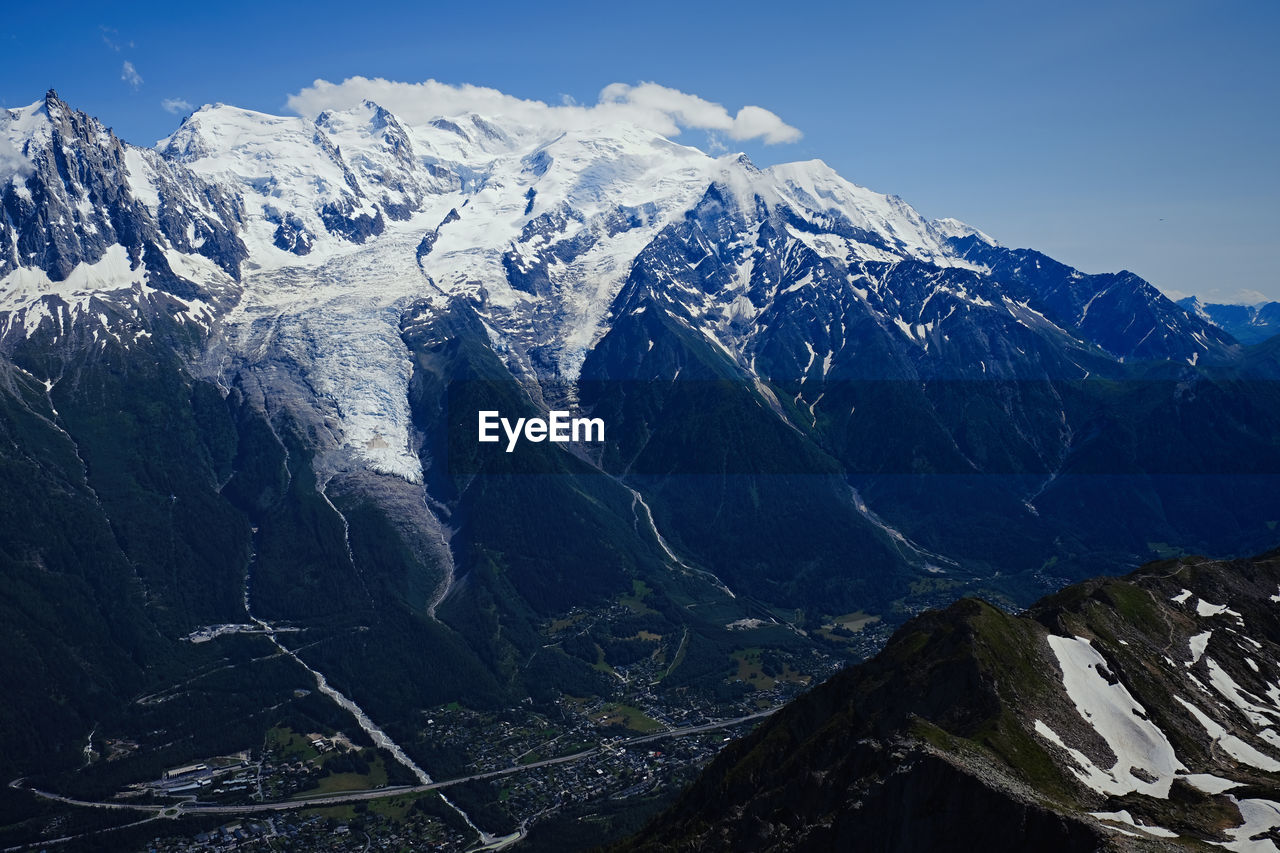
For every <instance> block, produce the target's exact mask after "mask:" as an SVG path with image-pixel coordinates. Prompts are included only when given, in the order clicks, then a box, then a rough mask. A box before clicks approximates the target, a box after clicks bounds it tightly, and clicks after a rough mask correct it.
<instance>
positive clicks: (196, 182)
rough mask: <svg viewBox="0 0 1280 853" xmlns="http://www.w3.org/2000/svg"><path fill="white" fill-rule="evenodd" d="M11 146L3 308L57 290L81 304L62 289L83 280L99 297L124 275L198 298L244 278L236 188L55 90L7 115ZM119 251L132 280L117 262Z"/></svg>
mask: <svg viewBox="0 0 1280 853" xmlns="http://www.w3.org/2000/svg"><path fill="white" fill-rule="evenodd" d="M0 140H3V146H4V149H3V150H4V153H5V159H4V161H3V162H0V165H4V166H6V167H7V171H8V173H7V174H5V175H3V184H0V206H2V207H3V210H4V217H3V220H2V221H0V305H2V306H3V307H4V308H6V309H12V308H21V307H23V306H26V305H29V304H31V303H33V302H35V301H38V300H40V299H41V298H42V297H43V296H45V295H47V294H50V293H52V292H54V291H58V292H59V293H62V296H63V297H67V296H74V298H75V299H76V300H78V301H79V302H80V303H81V304H82V303H83V302H84V300H85V299H87V298H89V295H90V294H91V292H92V291H85V290H84V288H83V286H81V287H80V289H79V290H76V291H75V292H74V293H70V292H65V293H64V292H63V291H66V290H67V288H66V287H62V288H59V287H56V286H55V285H57V284H58V283H63V282H70V281H72V280H73V279H74V280H75V281H78V282H81V283H82V285H83V284H87V283H89V282H94V283H96V284H93V285H92V289H93V291H97V290H111V289H113V287H112V282H113V276H114V277H116V278H119V279H120V280H119V281H118V282H116V286H117V287H126V288H127V287H129V286H130V285H131V284H133V283H135V281H136V280H142V281H145V282H146V283H148V284H149V285H150V286H152V287H156V288H159V289H162V290H166V291H168V292H170V293H171V294H174V295H177V296H180V297H182V298H194V297H195V296H196V295H198V294H203V295H205V296H208V295H210V292H209V289H210V288H213V289H214V290H218V289H221V288H224V287H226V286H227V285H228V284H229V283H230V282H231V281H232V280H233V279H235V278H237V277H238V275H239V268H240V262H241V261H242V260H243V259H244V257H245V247H244V245H243V243H242V242H241V241H240V239H239V237H238V236H237V234H236V232H237V230H238V228H239V221H240V216H241V208H240V202H239V198H238V196H237V195H236V194H235V193H234V192H225V191H223V190H222V189H221V188H219V187H217V186H214V185H212V184H209V183H207V182H204V181H202V180H200V179H199V178H197V177H196V176H194V175H192V174H191V173H190V172H189V171H187V170H185V169H182V168H181V167H179V166H174V165H171V164H169V163H166V162H165V161H164V160H163V159H162V158H160V157H159V155H157V154H156V152H154V151H150V150H145V149H139V148H134V147H133V146H129V145H126V144H125V143H123V142H121V141H120V140H119V139H117V138H116V137H115V136H114V135H113V134H112V133H111V131H110V130H109V129H107V128H106V127H104V126H103V125H102V124H101V123H100V122H98V121H97V120H96V119H93V118H90V117H89V116H87V115H85V114H84V113H82V112H79V111H76V110H73V109H71V108H70V107H68V106H67V105H66V104H65V103H63V102H62V101H61V100H60V99H59V98H58V96H57V94H56V93H55V92H53V91H50V92H49V93H48V94H47V95H46V96H45V99H44V100H43V101H42V102H37V103H36V104H33V105H31V106H30V107H26V108H23V109H19V110H7V111H5V112H4V113H3V114H0ZM117 249H118V250H119V252H118V254H119V257H120V258H124V259H125V261H124V269H125V270H128V274H127V275H118V274H117V273H118V272H119V267H120V264H119V259H118V258H117V259H112V258H108V257H107V256H108V255H109V254H110V253H111V252H113V251H115V250H117ZM113 257H114V256H113ZM100 263H104V264H105V266H103V267H102V268H100V269H93V270H91V269H90V268H95V267H96V266H97V265H99V264H100ZM144 267H145V274H144V273H143V272H141V271H142V270H143V268H144ZM113 271H115V272H113ZM68 286H70V285H68Z"/></svg>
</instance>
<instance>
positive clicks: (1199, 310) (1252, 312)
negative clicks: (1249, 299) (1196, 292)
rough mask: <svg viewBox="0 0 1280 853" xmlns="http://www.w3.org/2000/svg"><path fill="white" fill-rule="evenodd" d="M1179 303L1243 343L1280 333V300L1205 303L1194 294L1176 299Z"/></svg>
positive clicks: (1258, 340)
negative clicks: (1254, 302)
mask: <svg viewBox="0 0 1280 853" xmlns="http://www.w3.org/2000/svg"><path fill="white" fill-rule="evenodd" d="M1178 304H1179V305H1181V306H1182V307H1183V308H1185V309H1186V310H1187V311H1188V312H1189V313H1191V314H1195V315H1196V316H1197V317H1199V318H1201V319H1202V320H1207V321H1208V322H1210V323H1213V324H1214V325H1215V326H1217V327H1218V328H1219V329H1222V330H1223V331H1224V332H1226V333H1227V334H1229V335H1231V336H1232V337H1233V338H1235V339H1236V340H1238V341H1240V342H1241V343H1243V344H1257V343H1261V342H1262V341H1265V340H1267V339H1268V338H1272V337H1275V336H1276V335H1278V334H1280V302H1263V303H1261V304H1258V305H1223V304H1219V303H1212V302H1210V303H1208V304H1205V303H1203V302H1201V301H1200V300H1199V299H1197V298H1196V297H1194V296H1188V297H1186V298H1185V299H1179V300H1178Z"/></svg>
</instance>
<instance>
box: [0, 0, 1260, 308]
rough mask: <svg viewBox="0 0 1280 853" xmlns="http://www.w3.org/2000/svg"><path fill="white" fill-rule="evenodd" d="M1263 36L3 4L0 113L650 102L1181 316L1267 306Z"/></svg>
mask: <svg viewBox="0 0 1280 853" xmlns="http://www.w3.org/2000/svg"><path fill="white" fill-rule="evenodd" d="M1278 37H1280V4H1277V3H1275V2H1257V0H1249V2H1245V1H1244V0H1220V2H1212V3H1211V2H1199V0H1196V2H1191V0H1165V2H1159V3H1154V2H1142V3H1125V2H1107V3H1102V2H1093V0H1084V2H1076V3H1072V4H1067V3H1039V2H1033V0H1022V2H982V0H974V2H968V3H960V2H948V3H940V2H939V3H935V2H916V3H910V4H908V3H886V2H877V3H858V2H849V3H816V2H808V0H790V2H786V3H779V2H771V3H751V2H737V3H720V2H708V3H700V2H688V0H685V2H680V3H668V2H646V3H644V4H607V3H598V2H593V3H585V2H571V3H557V4H547V3H542V4H538V3H530V2H527V0H526V1H525V2H519V3H515V2H491V0H467V2H454V3H449V4H442V3H425V2H421V0H419V2H417V3H403V4H397V3H374V2H366V3H343V4H337V3H326V2H313V3H307V4H283V3H282V4H261V3H235V2H233V3H209V4H181V3H172V2H166V3H147V2H141V3H133V4H119V3H110V4H77V3H69V4H58V5H56V6H42V5H39V4H12V6H11V8H10V9H8V10H7V11H6V13H5V21H4V23H3V24H0V55H2V56H3V57H4V60H3V65H2V66H0V67H2V68H3V71H0V103H3V105H5V106H17V105H21V104H27V103H30V102H32V101H34V100H36V99H37V98H38V97H39V96H40V95H42V94H43V92H44V90H45V89H47V88H49V87H54V88H56V89H57V90H58V91H59V93H60V94H61V95H62V96H63V97H64V98H65V99H66V100H68V101H69V102H70V103H71V104H72V105H73V106H76V107H78V108H80V109H83V110H85V111H87V112H89V113H92V114H94V115H96V116H98V117H99V118H101V119H102V120H103V121H104V122H105V123H107V124H108V125H111V126H112V127H114V129H115V130H116V132H117V133H118V134H119V135H121V136H122V137H124V138H125V139H127V140H129V141H130V142H134V143H139V144H150V143H152V142H154V141H155V140H156V139H158V138H160V137H162V136H165V135H167V134H168V133H169V132H170V131H171V130H172V129H173V128H174V127H176V125H177V123H178V121H179V119H180V118H181V113H182V112H183V111H184V109H185V108H184V106H183V104H184V103H185V104H192V105H196V106H198V105H200V104H203V103H209V102H215V101H222V102H225V103H231V104H236V105H239V106H244V107H249V108H253V109H259V110H264V111H267V112H276V113H282V112H287V110H288V107H287V100H288V97H289V96H290V95H291V94H294V93H297V92H299V91H300V90H302V89H304V88H305V87H307V86H309V85H310V84H311V83H312V82H313V81H314V80H316V79H317V78H321V79H325V80H329V81H333V82H340V81H342V80H344V79H346V78H348V77H352V76H357V75H359V76H365V77H384V78H387V79H391V80H400V81H406V82H417V81H421V80H426V79H429V78H431V79H435V80H439V81H441V82H445V83H453V84H462V83H470V84H476V85H483V86H491V87H494V88H497V89H500V90H502V91H504V92H506V93H508V94H511V95H515V96H518V97H521V98H529V99H538V100H543V101H547V102H550V103H559V102H560V101H561V100H562V99H563V98H564V97H565V96H568V97H570V98H573V99H574V100H576V101H578V102H581V103H588V104H590V103H594V102H595V101H596V99H597V97H598V95H599V93H600V91H601V89H603V88H604V87H605V86H607V85H609V84H611V83H626V84H636V83H640V82H644V81H652V82H656V83H659V84H662V85H663V86H668V87H672V88H675V89H679V90H682V91H684V92H688V93H691V94H695V95H698V96H700V97H702V98H705V99H707V100H710V101H713V102H716V103H720V104H723V105H724V106H725V107H726V108H727V109H728V110H729V112H730V113H731V114H732V113H736V112H737V110H738V109H739V108H740V107H742V106H744V105H758V106H760V107H763V108H765V109H768V110H771V111H772V112H774V113H776V114H777V115H778V116H779V117H780V118H781V119H782V120H783V121H785V122H786V123H787V124H789V125H791V126H794V127H795V128H798V129H799V130H800V131H802V132H803V137H802V138H801V139H799V141H796V142H791V143H785V144H778V145H772V146H767V145H764V144H762V143H760V142H756V141H748V142H734V141H733V140H731V139H722V140H721V141H722V142H724V143H725V144H728V145H729V146H730V147H731V148H742V149H744V150H746V151H747V153H748V154H749V155H751V157H752V158H753V159H755V160H756V161H757V162H759V163H761V164H762V165H766V164H769V163H773V162H780V161H785V160H797V159H809V158H814V157H819V158H821V159H823V160H826V161H827V162H828V163H830V164H831V165H832V166H833V167H835V168H836V169H837V170H838V171H839V172H840V173H841V174H843V175H844V176H845V177H847V178H849V179H850V180H853V181H855V182H856V183H860V184H863V185H865V186H869V187H871V188H873V189H876V190H880V191H882V192H890V193H895V194H897V195H900V196H902V197H903V198H904V199H906V200H907V201H908V202H910V203H911V204H913V205H914V206H915V207H917V208H918V209H919V210H920V211H921V212H922V213H924V214H925V215H926V216H930V217H940V216H955V217H957V218H959V219H963V220H965V221H967V222H969V223H970V224H972V225H975V226H977V227H979V228H982V229H983V230H985V231H986V232H988V233H989V234H991V235H992V236H994V237H995V238H996V239H998V240H1000V241H1001V242H1003V243H1005V244H1006V245H1015V246H1030V247H1033V248H1037V249H1040V250H1042V251H1044V252H1046V253H1048V254H1050V255H1052V256H1054V257H1057V258H1059V259H1060V260H1063V261H1065V262H1067V263H1070V264H1073V265H1075V266H1078V267H1080V268H1081V269H1084V270H1085V271H1087V272H1102V271H1110V270H1118V269H1122V268H1124V269H1131V270H1133V271H1134V272H1137V273H1138V274H1140V275H1142V276H1144V277H1145V278H1147V279H1149V280H1150V281H1152V282H1153V283H1154V284H1156V285H1157V286H1159V287H1161V288H1162V289H1164V290H1165V291H1166V292H1170V293H1173V294H1175V295H1180V294H1184V293H1197V294H1200V295H1202V296H1208V297H1211V298H1215V299H1228V300H1253V299H1259V298H1262V297H1263V296H1265V297H1266V298H1269V299H1280V272H1277V269H1278V265H1277V263H1276V260H1275V258H1274V253H1273V247H1274V246H1276V245H1277V244H1278V243H1280V240H1278V239H1277V237H1278V236H1280V160H1278V159H1277V158H1278V157H1280V50H1277V48H1276V44H1277V38H1278ZM125 63H129V65H128V66H126V65H125ZM128 68H132V69H133V74H130V73H129V72H128V70H127V69H128ZM166 100H167V101H170V108H171V109H176V110H177V111H178V112H177V114H175V113H172V112H169V111H167V110H166V109H165V107H164V105H163V104H164V102H165V101H166ZM173 102H178V103H177V104H174V103H173ZM678 138H679V139H680V140H681V141H683V142H686V143H690V144H697V145H700V146H703V147H706V145H707V144H708V139H707V136H706V134H705V133H704V132H702V131H685V132H684V134H682V135H681V136H680V137H678Z"/></svg>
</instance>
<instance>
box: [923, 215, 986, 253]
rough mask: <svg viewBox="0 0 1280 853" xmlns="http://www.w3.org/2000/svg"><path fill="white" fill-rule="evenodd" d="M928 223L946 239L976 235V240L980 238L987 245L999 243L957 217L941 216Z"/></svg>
mask: <svg viewBox="0 0 1280 853" xmlns="http://www.w3.org/2000/svg"><path fill="white" fill-rule="evenodd" d="M929 224H930V225H932V226H933V228H934V230H935V231H937V232H938V233H939V234H941V235H942V236H943V238H945V239H947V240H951V239H961V238H964V237H976V238H977V239H978V240H981V241H982V242H983V243H986V244H987V245H988V246H999V245H1000V244H999V243H997V242H996V241H995V240H994V239H993V238H992V237H990V236H988V235H987V234H986V233H984V232H982V231H979V230H978V229H977V228H974V227H973V226H972V225H969V224H968V223H965V222H961V221H960V220H959V219H952V218H951V217H949V216H947V217H943V218H942V219H935V220H933V222H931V223H929Z"/></svg>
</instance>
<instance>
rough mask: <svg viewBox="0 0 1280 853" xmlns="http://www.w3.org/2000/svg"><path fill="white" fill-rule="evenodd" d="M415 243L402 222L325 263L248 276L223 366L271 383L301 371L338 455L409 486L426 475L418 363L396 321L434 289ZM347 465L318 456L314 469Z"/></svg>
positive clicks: (229, 322)
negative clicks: (415, 387)
mask: <svg viewBox="0 0 1280 853" xmlns="http://www.w3.org/2000/svg"><path fill="white" fill-rule="evenodd" d="M416 240H417V236H416V234H415V233H414V232H412V231H408V230H407V229H406V230H405V231H402V232H401V233H394V234H387V235H385V237H384V238H383V241H382V243H381V244H380V245H378V246H364V247H360V248H359V249H358V250H356V251H351V252H347V253H344V254H340V255H335V256H333V257H332V258H331V259H330V260H329V261H328V262H326V263H324V264H322V265H320V266H316V267H311V268H302V269H300V268H296V267H285V268H281V269H276V270H269V271H263V272H259V273H257V274H254V275H251V276H248V277H247V278H246V280H245V296H244V299H243V300H242V301H241V303H240V304H239V305H238V306H236V308H235V309H234V310H233V311H231V312H230V313H229V314H228V315H227V317H226V319H225V330H226V337H227V341H228V345H229V346H230V347H231V348H232V353H231V358H230V364H229V365H225V366H224V367H222V368H221V369H222V370H223V372H232V371H234V370H236V369H239V368H242V367H247V368H249V369H251V370H253V371H254V373H255V374H257V375H258V377H259V378H260V381H262V382H263V383H264V384H267V385H268V386H271V385H272V384H273V382H274V380H276V379H279V378H281V377H282V376H288V377H290V378H291V377H292V374H293V373H294V372H300V373H301V374H302V378H303V379H304V380H305V382H306V383H307V384H309V385H310V387H311V388H312V389H314V392H315V395H316V400H315V401H314V403H316V404H318V405H319V406H320V407H321V411H320V412H319V414H320V415H321V417H323V418H324V419H325V423H326V425H327V426H329V428H330V431H331V432H332V433H333V434H334V438H335V442H336V444H337V447H338V448H339V449H341V451H342V452H343V453H342V455H345V456H347V457H349V458H354V459H355V460H357V461H358V462H359V463H360V464H362V465H363V466H365V467H368V468H370V469H372V470H374V471H377V472H379V473H384V474H393V475H395V476H398V477H402V478H404V479H405V480H408V481H409V482H412V483H418V482H421V481H422V465H421V462H420V461H419V459H418V455H417V449H416V447H415V446H414V442H413V431H412V421H411V417H410V413H409V401H408V387H409V379H410V377H411V376H412V373H413V364H412V361H411V359H410V357H409V352H408V350H407V348H406V347H405V344H404V341H403V340H402V339H401V338H400V318H401V315H402V314H403V313H404V310H405V309H406V308H407V307H408V305H409V303H410V302H412V301H414V300H416V299H419V298H421V297H422V296H423V295H424V293H425V291H426V290H427V287H428V284H427V282H426V281H425V280H424V279H423V277H422V275H421V273H420V272H419V271H418V270H417V268H416V267H415V265H414V263H413V246H414V243H415V242H416ZM278 371H279V372H278ZM284 396H285V397H286V399H287V396H288V395H287V394H285V395H284ZM346 464H348V463H346V460H344V459H341V458H334V457H332V456H325V455H322V456H320V457H318V458H317V466H318V467H323V468H329V469H340V468H343V467H345V466H346Z"/></svg>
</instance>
